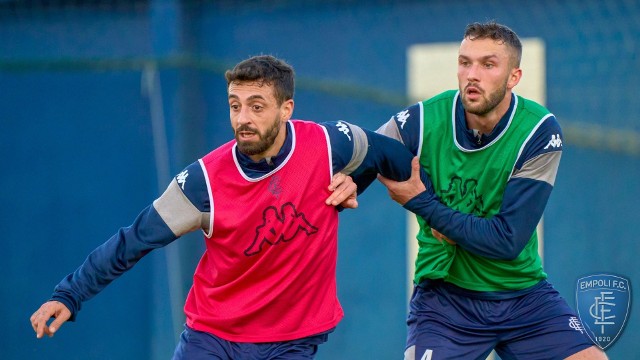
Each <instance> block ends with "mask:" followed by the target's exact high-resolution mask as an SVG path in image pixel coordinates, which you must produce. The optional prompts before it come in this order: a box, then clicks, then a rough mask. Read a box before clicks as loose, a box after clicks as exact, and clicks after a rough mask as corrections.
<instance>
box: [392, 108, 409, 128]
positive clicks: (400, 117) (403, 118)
mask: <svg viewBox="0 0 640 360" xmlns="http://www.w3.org/2000/svg"><path fill="white" fill-rule="evenodd" d="M409 116H411V115H410V114H409V110H404V111H400V112H399V113H397V114H396V121H398V122H399V123H400V129H404V124H406V123H407V120H408V119H409Z"/></svg>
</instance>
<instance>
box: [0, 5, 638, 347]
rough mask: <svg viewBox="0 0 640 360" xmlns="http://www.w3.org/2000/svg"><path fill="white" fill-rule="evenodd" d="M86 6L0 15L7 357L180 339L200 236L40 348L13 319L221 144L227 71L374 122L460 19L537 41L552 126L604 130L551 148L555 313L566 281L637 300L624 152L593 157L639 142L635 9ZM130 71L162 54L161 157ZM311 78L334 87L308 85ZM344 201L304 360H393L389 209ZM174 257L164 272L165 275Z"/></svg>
mask: <svg viewBox="0 0 640 360" xmlns="http://www.w3.org/2000/svg"><path fill="white" fill-rule="evenodd" d="M35 3H37V2H35ZM45 3H49V2H43V4H45ZM86 3H87V4H84V2H78V1H73V2H71V1H69V2H65V1H60V2H57V3H54V4H53V5H47V6H45V5H42V6H33V5H32V6H26V5H20V2H11V1H7V2H0V39H2V41H0V84H2V85H3V89H4V90H3V91H2V96H0V164H2V165H3V167H4V168H5V169H6V172H5V175H4V176H2V177H0V201H1V203H2V205H3V206H1V207H0V224H1V225H2V228H3V229H5V236H4V240H3V241H2V242H0V244H1V245H0V246H1V247H2V248H1V250H3V251H4V253H5V254H7V256H6V264H7V265H6V266H7V268H8V272H7V274H8V276H7V277H6V280H5V281H3V283H2V286H1V287H0V289H1V290H0V291H1V296H0V306H1V307H2V308H3V309H6V312H7V315H6V316H5V319H6V320H8V321H5V326H3V328H2V329H1V330H0V348H1V349H2V351H0V353H2V354H3V356H2V357H3V358H7V359H24V358H35V357H43V358H45V357H46V358H49V359H113V358H119V359H129V358H135V359H146V358H148V359H156V358H157V359H165V358H168V357H169V356H170V354H171V352H172V351H173V346H174V341H175V337H176V336H177V332H178V331H179V330H176V327H175V325H176V324H175V323H172V320H173V319H172V316H171V315H170V314H171V311H170V310H171V301H170V299H171V296H172V295H173V296H176V294H177V296H178V297H179V299H178V300H180V301H178V302H181V300H183V299H182V296H184V294H185V293H186V291H187V289H188V286H189V283H190V276H191V273H192V271H193V267H194V266H195V263H196V262H197V260H198V258H199V256H200V253H201V251H202V240H201V239H200V236H199V235H198V234H193V236H191V235H190V236H187V237H186V238H185V239H181V240H180V241H179V242H178V243H177V244H174V245H172V247H171V248H170V249H165V250H162V251H157V252H155V253H154V254H151V255H150V256H148V257H147V258H145V259H143V260H142V261H141V263H140V264H138V266H136V268H135V269H134V270H133V271H131V272H129V273H128V274H126V275H125V276H123V277H122V278H121V279H118V280H117V281H116V282H114V284H112V285H111V286H110V287H109V288H107V289H106V290H105V291H104V292H103V293H101V294H100V295H98V296H97V297H96V298H95V299H92V300H91V301H89V302H87V303H86V304H85V305H84V308H83V310H82V311H81V312H80V314H79V316H78V321H77V322H76V323H70V324H67V325H65V326H64V327H63V328H62V330H61V331H60V332H59V333H58V334H57V335H56V336H55V338H53V339H44V340H39V341H36V339H35V336H34V335H33V332H32V330H31V328H30V326H29V323H28V318H29V316H30V315H31V313H32V312H33V311H34V310H35V309H37V307H38V306H39V305H40V304H41V303H42V302H43V301H44V300H46V299H47V298H48V296H49V295H50V294H51V291H52V289H53V286H54V285H55V284H56V283H57V282H58V281H59V280H60V279H61V278H62V277H64V276H65V275H66V274H67V273H69V272H71V271H73V270H74V269H75V268H76V267H77V266H78V265H79V264H80V263H81V262H82V261H83V260H84V258H85V256H86V254H87V253H88V252H89V251H91V250H92V249H93V248H95V247H96V246H98V245H99V244H101V243H102V242H103V241H105V240H106V239H107V238H108V237H109V236H111V235H112V234H113V233H114V232H115V231H116V230H117V229H118V228H119V227H121V226H127V225H128V224H130V223H131V222H132V220H133V218H134V217H135V216H136V215H137V213H138V212H139V211H140V210H141V209H142V208H144V207H145V206H147V205H148V204H149V203H150V202H151V201H152V200H153V199H154V198H155V197H156V196H157V195H158V194H159V192H160V191H161V189H163V188H164V187H165V186H166V184H167V183H168V181H169V176H170V175H171V174H175V173H176V172H178V171H180V169H181V168H183V167H184V166H186V165H188V164H189V163H190V162H192V161H194V160H195V159H197V158H198V157H199V156H202V155H203V154H204V153H206V152H207V151H208V150H209V149H211V148H213V147H215V146H217V145H220V144H221V143H223V142H225V141H227V140H228V139H230V136H231V130H230V129H229V125H228V124H229V123H228V110H227V104H226V100H225V98H226V91H225V83H224V80H223V78H222V71H223V69H224V68H225V66H226V65H232V64H234V63H235V62H237V61H239V60H242V59H244V58H246V57H248V56H250V55H255V54H259V53H268V54H274V55H276V56H279V57H282V58H284V59H286V60H288V61H289V62H290V63H291V64H293V65H294V67H295V68H296V71H297V74H298V78H299V81H298V89H297V93H296V109H295V113H294V115H295V117H297V118H303V119H309V120H315V121H325V120H336V119H345V120H348V121H352V122H354V123H357V124H360V125H362V126H365V127H369V128H376V127H377V126H378V125H379V124H381V123H382V122H384V121H386V120H387V119H388V118H389V117H390V116H391V114H393V113H395V112H396V111H397V110H398V109H400V108H401V107H403V106H404V105H405V103H403V102H402V98H403V94H404V92H405V88H406V68H405V65H406V61H407V59H406V49H407V47H408V46H410V45H413V44H416V43H427V42H444V41H458V40H460V37H461V35H462V31H463V29H464V26H465V25H466V24H467V23H469V22H472V21H484V20H488V19H496V20H497V21H499V22H503V23H506V24H508V25H509V26H511V27H512V28H513V29H514V30H515V31H516V32H518V34H519V35H520V36H521V37H539V38H542V39H543V40H544V42H545V44H546V51H547V79H546V80H547V105H548V107H549V108H550V109H551V110H552V111H553V112H554V113H555V114H556V115H557V117H558V119H559V121H560V123H561V124H563V123H567V124H579V128H582V129H594V128H593V126H595V125H601V126H602V130H601V131H597V130H598V129H597V128H596V129H595V130H594V131H595V134H594V136H595V138H596V141H595V143H586V142H584V141H582V140H580V138H578V137H576V136H573V137H572V133H571V132H568V133H567V134H565V135H567V138H566V141H565V152H564V156H563V159H562V163H561V169H560V172H559V175H558V180H557V183H556V189H555V190H554V193H553V195H552V197H551V200H550V203H549V206H548V208H547V211H546V213H545V268H546V270H547V272H548V273H549V276H550V279H551V281H552V282H553V283H554V284H555V285H556V287H557V288H558V290H560V292H561V293H562V294H563V295H564V296H565V297H566V298H567V299H568V300H569V302H570V303H571V304H573V301H574V292H575V282H576V280H577V279H578V278H579V277H581V276H583V275H586V274H590V273H594V272H613V273H618V274H621V275H624V276H627V277H630V278H631V281H632V283H633V285H632V286H633V288H635V289H640V286H639V285H640V284H639V283H638V281H639V279H640V270H639V268H638V266H637V265H635V264H634V256H635V254H637V253H638V252H639V250H640V245H638V241H637V235H636V231H635V229H634V225H635V224H637V223H638V220H639V217H638V210H637V205H636V201H635V199H636V198H637V197H638V196H639V195H640V182H638V180H637V179H638V175H640V157H639V156H640V155H638V153H639V152H640V151H636V152H633V151H620V152H614V151H612V150H611V148H612V146H611V145H609V144H607V143H606V141H614V142H615V139H612V138H611V137H606V135H607V134H608V132H607V131H606V130H607V129H610V128H620V129H627V130H629V131H635V132H636V133H635V134H637V132H638V131H640V122H639V121H638V119H637V114H638V110H640V109H639V108H638V105H637V101H636V99H635V97H636V93H637V84H638V83H640V73H638V72H637V71H635V70H636V69H637V68H638V66H639V65H640V58H639V55H638V54H640V23H638V21H637V19H638V18H640V4H638V2H635V1H611V2H600V1H597V0H588V1H564V2H557V1H538V2H535V4H534V3H531V4H530V5H523V4H522V3H520V2H512V1H511V2H509V1H498V0H494V1H485V2H481V3H476V2H471V1H456V2H452V1H439V0H435V1H429V2H417V1H396V2H385V1H376V2H361V1H351V2H347V3H346V4H345V3H343V2H321V1H318V2H314V1H308V2H302V3H304V4H299V3H298V2H295V1H263V2H255V1H250V2H242V3H239V2H238V1H216V2H206V3H204V4H201V3H199V2H195V1H183V2H179V1H169V0H156V1H149V2H146V1H137V2H125V1H105V2H102V3H99V2H86ZM78 4H80V5H78ZM83 4H84V5H83ZM145 59H156V60H159V61H158V62H157V65H158V67H157V69H158V73H157V74H158V76H159V79H160V81H161V90H162V91H161V95H162V99H163V104H164V105H163V108H162V110H163V114H164V117H165V120H166V129H165V131H166V137H167V139H168V152H169V157H168V158H166V159H160V162H158V159H157V155H158V152H157V151H156V150H155V149H154V140H155V141H156V144H157V141H158V138H157V137H155V138H154V133H153V127H152V121H153V118H152V115H151V111H150V99H149V96H148V94H147V93H146V92H145V91H143V86H142V85H141V84H143V83H144V81H143V79H144V77H143V69H144V67H143V64H144V63H143V60H145ZM149 69H151V68H147V70H149ZM452 76H454V75H453V74H452ZM525 76H526V74H525ZM425 81H429V80H428V79H425ZM327 83H329V85H334V86H333V87H331V86H329V90H323V89H326V88H324V87H323V85H326V84H327ZM336 86H338V87H336ZM155 89H156V90H158V88H155ZM372 94H373V95H372ZM379 95H381V96H382V98H381V99H380V98H378V97H376V96H379ZM398 98H400V100H398ZM156 120H157V117H156ZM598 136H600V137H598ZM572 139H574V140H575V141H574V142H572ZM163 166H165V167H166V168H168V171H169V176H165V175H164V172H165V171H163V170H162V169H163ZM360 202H361V208H360V209H358V210H356V211H347V212H344V213H343V214H342V215H341V230H340V248H339V264H338V272H339V279H338V281H339V296H340V299H341V301H342V303H343V305H344V308H345V312H346V317H345V320H344V321H343V322H342V323H341V324H340V325H339V326H338V329H337V330H336V332H335V333H334V334H332V336H331V337H330V341H329V343H327V344H326V345H324V346H322V347H321V350H320V354H319V359H343V358H372V359H393V358H399V357H400V356H401V353H402V351H403V345H404V337H405V327H404V319H405V316H406V305H407V304H406V303H407V301H406V296H407V295H406V291H407V290H406V288H407V286H408V284H407V274H406V270H405V269H406V259H405V244H404V234H405V231H406V230H405V212H404V211H403V210H402V209H400V208H399V207H398V206H397V205H395V204H394V203H392V202H391V201H390V200H389V199H388V198H387V196H386V192H385V191H384V189H383V188H382V187H381V186H380V185H378V184H374V185H373V186H372V187H371V189H369V190H368V192H367V193H365V194H364V195H363V196H362V197H361V198H360ZM172 254H173V255H176V254H177V258H178V259H179V260H180V264H179V265H176V266H170V267H169V268H168V267H167V265H166V264H167V259H174V262H171V260H169V262H170V264H175V257H174V258H172V257H171V256H172ZM176 277H177V278H178V280H179V284H178V286H176V283H175V278H176ZM171 279H174V280H171ZM174 301H175V298H174ZM638 333H640V323H639V319H638V315H637V311H636V312H634V311H633V310H632V312H631V318H630V320H629V321H628V325H627V329H626V330H625V332H624V333H623V335H622V337H621V338H620V339H619V340H618V342H617V343H616V344H614V345H613V347H612V348H611V349H610V350H609V351H608V354H609V356H610V357H611V358H625V359H630V358H634V356H636V357H637V354H638V353H640V346H639V344H638V343H637V342H635V341H634V335H636V334H638Z"/></svg>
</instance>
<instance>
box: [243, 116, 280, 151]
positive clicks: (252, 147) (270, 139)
mask: <svg viewBox="0 0 640 360" xmlns="http://www.w3.org/2000/svg"><path fill="white" fill-rule="evenodd" d="M241 131H248V132H252V133H254V134H256V135H258V141H256V142H251V141H242V140H240V137H239V136H238V133H239V132H241ZM279 133H280V119H279V118H277V117H276V119H275V120H274V121H273V124H272V125H271V127H269V128H268V129H267V130H265V132H264V133H260V132H259V131H258V130H257V129H254V128H251V127H250V126H249V125H247V124H244V125H240V126H239V127H238V128H237V129H236V130H235V138H236V143H237V144H238V149H239V150H240V152H241V153H243V154H245V155H250V156H251V155H258V154H262V153H263V152H265V151H267V150H268V149H269V148H270V147H271V145H273V143H274V142H275V139H276V137H277V136H278V134H279Z"/></svg>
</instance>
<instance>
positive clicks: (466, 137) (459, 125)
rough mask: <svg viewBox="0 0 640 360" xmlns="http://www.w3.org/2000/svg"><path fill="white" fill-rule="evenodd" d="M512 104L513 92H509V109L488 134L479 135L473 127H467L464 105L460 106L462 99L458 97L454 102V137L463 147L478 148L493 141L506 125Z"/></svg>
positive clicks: (513, 103)
mask: <svg viewBox="0 0 640 360" xmlns="http://www.w3.org/2000/svg"><path fill="white" fill-rule="evenodd" d="M514 106H515V94H511V103H510V104H509V110H507V112H506V113H505V114H504V116H502V118H501V119H500V121H499V122H498V124H497V125H496V127H494V128H493V130H492V131H491V133H489V134H480V136H477V135H476V132H475V131H474V129H469V128H468V127H467V118H466V116H465V113H464V107H463V106H462V100H461V98H460V97H458V101H457V102H456V114H455V124H456V127H455V129H456V138H457V139H458V142H459V143H460V145H461V146H462V147H464V148H465V149H479V148H481V147H483V146H485V145H487V144H488V143H490V142H491V141H493V140H494V139H495V138H496V137H498V135H500V133H502V131H504V129H505V128H506V127H507V124H508V123H509V118H510V117H511V113H512V112H513V107H514Z"/></svg>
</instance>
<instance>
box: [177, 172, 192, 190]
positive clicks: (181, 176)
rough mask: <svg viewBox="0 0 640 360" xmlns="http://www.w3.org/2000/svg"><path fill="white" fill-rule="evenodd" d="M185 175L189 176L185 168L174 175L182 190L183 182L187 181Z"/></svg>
mask: <svg viewBox="0 0 640 360" xmlns="http://www.w3.org/2000/svg"><path fill="white" fill-rule="evenodd" d="M187 176H189V171H188V170H185V171H183V172H181V173H180V174H178V176H176V181H177V182H178V185H180V187H181V188H182V190H184V184H185V183H186V182H187Z"/></svg>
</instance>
